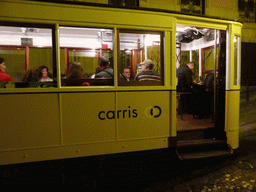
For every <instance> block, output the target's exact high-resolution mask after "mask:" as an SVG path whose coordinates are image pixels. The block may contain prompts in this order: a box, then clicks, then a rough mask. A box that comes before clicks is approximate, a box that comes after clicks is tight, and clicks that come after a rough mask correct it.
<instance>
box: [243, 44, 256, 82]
mask: <svg viewBox="0 0 256 192" xmlns="http://www.w3.org/2000/svg"><path fill="white" fill-rule="evenodd" d="M241 85H242V86H254V85H256V43H242V53H241Z"/></svg>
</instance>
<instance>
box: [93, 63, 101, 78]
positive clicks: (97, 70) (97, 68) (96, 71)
mask: <svg viewBox="0 0 256 192" xmlns="http://www.w3.org/2000/svg"><path fill="white" fill-rule="evenodd" d="M99 72H100V67H99V66H98V67H96V70H95V73H94V74H93V75H92V76H91V78H92V79H93V78H95V75H96V74H97V73H99Z"/></svg>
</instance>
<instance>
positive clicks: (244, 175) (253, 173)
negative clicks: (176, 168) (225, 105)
mask: <svg viewBox="0 0 256 192" xmlns="http://www.w3.org/2000/svg"><path fill="white" fill-rule="evenodd" d="M254 146H256V95H255V94H254V95H252V96H251V97H250V101H246V100H245V99H243V98H241V103H240V146H239V150H238V151H237V153H238V154H240V156H239V155H238V157H234V160H230V161H228V162H227V165H225V166H223V167H221V168H219V169H218V168H216V169H215V170H213V171H208V173H207V174H201V175H200V176H199V177H196V178H194V179H192V180H189V181H186V182H182V183H180V184H177V185H175V186H172V187H170V188H168V189H166V190H162V191H165V192H173V191H175V192H178V191H179V192H186V191H187V192H206V191H217V192H229V191H237V192H244V191H256V150H255V149H254V148H255V147H254Z"/></svg>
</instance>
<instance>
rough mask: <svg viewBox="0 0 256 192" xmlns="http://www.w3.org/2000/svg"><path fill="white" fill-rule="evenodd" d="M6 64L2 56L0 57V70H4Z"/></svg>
mask: <svg viewBox="0 0 256 192" xmlns="http://www.w3.org/2000/svg"><path fill="white" fill-rule="evenodd" d="M5 69H6V66H5V63H4V58H2V57H0V70H1V71H3V72H5Z"/></svg>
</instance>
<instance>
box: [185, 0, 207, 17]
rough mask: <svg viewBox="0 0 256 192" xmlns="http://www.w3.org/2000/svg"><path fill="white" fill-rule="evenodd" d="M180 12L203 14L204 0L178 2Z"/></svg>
mask: <svg viewBox="0 0 256 192" xmlns="http://www.w3.org/2000/svg"><path fill="white" fill-rule="evenodd" d="M180 9H181V11H182V12H187V13H195V14H203V15H204V14H205V0H180Z"/></svg>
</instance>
